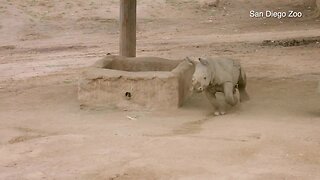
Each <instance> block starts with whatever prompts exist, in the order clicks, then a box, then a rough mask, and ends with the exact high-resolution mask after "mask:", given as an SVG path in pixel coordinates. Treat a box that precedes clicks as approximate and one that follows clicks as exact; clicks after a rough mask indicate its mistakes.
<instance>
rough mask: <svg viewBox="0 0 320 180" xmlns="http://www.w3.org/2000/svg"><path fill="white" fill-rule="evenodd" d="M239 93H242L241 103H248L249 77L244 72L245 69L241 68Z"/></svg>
mask: <svg viewBox="0 0 320 180" xmlns="http://www.w3.org/2000/svg"><path fill="white" fill-rule="evenodd" d="M238 87H239V93H240V101H241V102H244V101H248V100H249V99H250V97H249V94H248V92H247V91H246V87H247V76H246V73H245V72H244V70H243V68H242V67H241V68H240V77H239V81H238Z"/></svg>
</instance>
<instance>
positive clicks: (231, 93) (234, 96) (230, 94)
mask: <svg viewBox="0 0 320 180" xmlns="http://www.w3.org/2000/svg"><path fill="white" fill-rule="evenodd" d="M223 92H224V96H225V100H226V102H227V103H228V104H230V105H231V106H235V105H236V104H237V103H238V101H239V93H237V90H236V91H235V90H234V85H233V83H232V82H226V83H224V84H223Z"/></svg>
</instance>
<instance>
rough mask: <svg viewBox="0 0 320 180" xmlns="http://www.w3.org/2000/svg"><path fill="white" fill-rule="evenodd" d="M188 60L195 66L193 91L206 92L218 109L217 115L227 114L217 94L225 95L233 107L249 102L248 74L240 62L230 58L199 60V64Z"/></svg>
mask: <svg viewBox="0 0 320 180" xmlns="http://www.w3.org/2000/svg"><path fill="white" fill-rule="evenodd" d="M186 59H187V60H188V61H189V62H191V63H192V64H194V65H195V72H194V74H193V77H192V89H193V90H194V91H196V92H198V93H200V92H203V91H204V92H205V94H206V96H207V98H208V99H209V101H210V103H211V104H212V105H213V106H214V108H215V109H216V112H215V115H222V114H225V112H224V110H221V107H220V105H219V104H218V103H217V100H216V93H217V92H222V93H224V96H225V100H226V102H227V103H228V104H230V105H231V106H234V105H236V104H237V103H238V102H239V101H241V102H242V101H246V100H249V96H248V93H247V91H246V84H247V79H246V74H245V72H244V70H243V68H242V67H241V65H240V62H238V61H236V60H233V59H229V58H206V59H204V58H199V62H194V61H192V60H190V59H189V58H188V57H187V58H186Z"/></svg>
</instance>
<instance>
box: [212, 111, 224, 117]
mask: <svg viewBox="0 0 320 180" xmlns="http://www.w3.org/2000/svg"><path fill="white" fill-rule="evenodd" d="M225 114H226V112H224V111H215V112H214V115H215V116H220V115H221V116H222V115H225Z"/></svg>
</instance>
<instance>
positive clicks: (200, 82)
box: [187, 58, 213, 93]
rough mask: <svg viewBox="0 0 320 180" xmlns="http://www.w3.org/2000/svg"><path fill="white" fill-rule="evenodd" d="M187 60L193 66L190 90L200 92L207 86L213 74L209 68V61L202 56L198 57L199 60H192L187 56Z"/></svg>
mask: <svg viewBox="0 0 320 180" xmlns="http://www.w3.org/2000/svg"><path fill="white" fill-rule="evenodd" d="M187 60H188V61H189V62H190V63H192V64H193V65H194V66H195V72H194V74H193V76H192V87H191V90H193V91H195V92H198V93H200V92H202V91H204V90H205V89H206V88H207V87H208V86H209V84H210V82H211V79H213V74H212V72H211V71H210V68H209V62H208V61H207V60H206V59H203V58H199V59H198V60H199V62H194V61H192V60H190V59H189V58H187Z"/></svg>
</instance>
